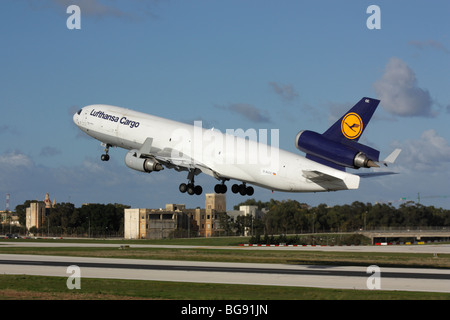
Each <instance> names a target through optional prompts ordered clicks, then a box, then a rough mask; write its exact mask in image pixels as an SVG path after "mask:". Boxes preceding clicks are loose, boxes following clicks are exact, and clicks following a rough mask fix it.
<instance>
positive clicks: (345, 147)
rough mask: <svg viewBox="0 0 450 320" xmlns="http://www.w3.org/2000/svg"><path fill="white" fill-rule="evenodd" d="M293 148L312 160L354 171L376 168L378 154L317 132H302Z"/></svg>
mask: <svg viewBox="0 0 450 320" xmlns="http://www.w3.org/2000/svg"><path fill="white" fill-rule="evenodd" d="M295 146H296V147H297V149H299V150H300V151H303V152H305V153H306V154H307V156H312V157H310V158H312V159H315V158H316V159H317V158H319V159H321V160H326V161H329V162H332V163H333V164H336V165H338V166H342V167H347V168H354V169H358V168H370V167H378V165H377V164H376V163H375V162H377V161H378V157H379V154H380V152H379V151H378V150H375V149H373V148H371V147H368V146H366V145H363V144H360V143H357V142H354V141H349V140H344V141H342V142H339V141H334V140H330V139H328V138H326V137H324V136H323V135H321V134H319V133H317V132H314V131H308V130H303V131H300V132H299V133H298V134H297V136H296V137H295ZM319 162H321V161H319Z"/></svg>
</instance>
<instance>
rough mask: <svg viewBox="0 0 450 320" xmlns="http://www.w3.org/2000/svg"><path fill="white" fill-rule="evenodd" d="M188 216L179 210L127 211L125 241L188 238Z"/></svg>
mask: <svg viewBox="0 0 450 320" xmlns="http://www.w3.org/2000/svg"><path fill="white" fill-rule="evenodd" d="M188 223H189V222H188V215H187V214H186V213H185V212H182V211H179V210H151V209H125V212H124V224H125V225H124V238H125V239H164V238H169V237H173V236H175V235H177V234H179V235H181V236H185V237H187V236H188V234H187V232H188V230H189V226H188Z"/></svg>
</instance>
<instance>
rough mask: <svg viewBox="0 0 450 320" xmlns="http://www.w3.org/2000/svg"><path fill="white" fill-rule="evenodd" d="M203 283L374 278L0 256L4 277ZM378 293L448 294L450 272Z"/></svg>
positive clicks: (247, 266)
mask: <svg viewBox="0 0 450 320" xmlns="http://www.w3.org/2000/svg"><path fill="white" fill-rule="evenodd" d="M70 265H76V266H78V267H80V271H81V279H82V278H83V277H85V278H117V279H139V280H160V281H179V282H203V283H232V284H254V285H255V284H256V285H280V286H300V287H322V288H343V289H368V287H367V283H368V280H369V285H370V284H376V283H377V282H374V281H372V280H373V277H374V275H373V274H372V273H371V272H369V273H368V272H367V271H368V270H367V268H365V267H337V266H316V265H312V266H305V265H280V264H252V263H222V262H192V261H165V260H138V259H108V258H85V257H58V256H41V255H39V256H38V255H14V254H0V273H3V274H30V275H46V276H61V277H69V276H70V275H71V273H68V272H67V271H68V270H67V268H68V266H70ZM379 271H380V278H379V279H380V282H379V285H380V289H382V290H406V291H434V292H449V293H450V270H439V269H405V268H381V269H380V270H379Z"/></svg>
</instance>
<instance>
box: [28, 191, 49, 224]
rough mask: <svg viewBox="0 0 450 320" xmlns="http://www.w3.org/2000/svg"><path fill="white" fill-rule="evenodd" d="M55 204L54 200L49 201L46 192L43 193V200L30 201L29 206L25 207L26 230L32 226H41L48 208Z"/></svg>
mask: <svg viewBox="0 0 450 320" xmlns="http://www.w3.org/2000/svg"><path fill="white" fill-rule="evenodd" d="M55 205H56V201H55V200H53V203H52V202H51V201H50V196H49V194H48V192H47V193H46V194H45V198H44V201H43V202H42V201H37V202H32V203H30V207H28V208H27V209H26V217H25V226H26V228H27V230H30V228H32V227H36V228H38V229H39V228H41V227H42V226H43V225H44V223H45V219H46V217H47V215H48V214H49V210H50V209H51V208H52V207H54V206H55Z"/></svg>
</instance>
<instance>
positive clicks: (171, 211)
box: [124, 193, 226, 239]
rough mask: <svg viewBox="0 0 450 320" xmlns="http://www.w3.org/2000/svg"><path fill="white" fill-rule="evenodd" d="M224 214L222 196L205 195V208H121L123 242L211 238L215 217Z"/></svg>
mask: <svg viewBox="0 0 450 320" xmlns="http://www.w3.org/2000/svg"><path fill="white" fill-rule="evenodd" d="M221 212H226V197H225V195H224V194H215V193H208V194H206V200H205V209H200V208H196V209H186V206H185V205H184V204H167V205H166V208H165V210H163V209H158V210H154V209H125V213H124V237H125V239H162V238H168V237H172V236H180V237H189V236H191V235H193V236H200V237H211V236H214V235H215V233H216V232H217V231H219V227H220V226H219V223H218V218H217V214H218V213H221Z"/></svg>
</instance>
